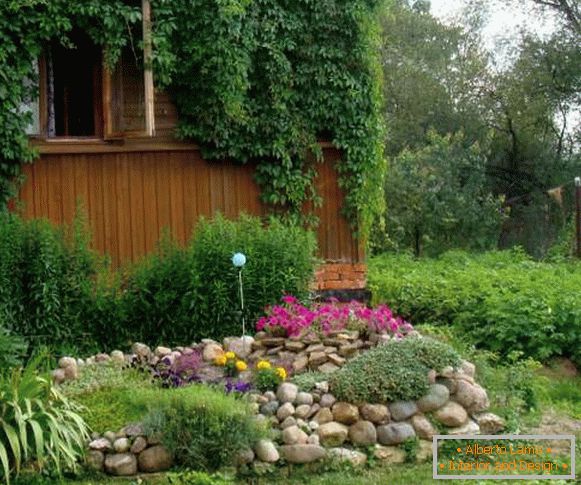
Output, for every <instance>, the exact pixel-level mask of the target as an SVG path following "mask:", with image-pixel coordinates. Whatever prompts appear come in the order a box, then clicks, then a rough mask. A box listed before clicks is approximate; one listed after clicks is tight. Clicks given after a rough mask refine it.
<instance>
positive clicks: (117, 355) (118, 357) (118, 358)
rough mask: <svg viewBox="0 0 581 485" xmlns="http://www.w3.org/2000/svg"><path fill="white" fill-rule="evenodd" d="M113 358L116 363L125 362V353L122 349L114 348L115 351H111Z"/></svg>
mask: <svg viewBox="0 0 581 485" xmlns="http://www.w3.org/2000/svg"><path fill="white" fill-rule="evenodd" d="M111 360H112V361H113V362H115V363H116V364H124V363H125V354H124V353H123V352H121V351H120V350H114V351H113V352H111Z"/></svg>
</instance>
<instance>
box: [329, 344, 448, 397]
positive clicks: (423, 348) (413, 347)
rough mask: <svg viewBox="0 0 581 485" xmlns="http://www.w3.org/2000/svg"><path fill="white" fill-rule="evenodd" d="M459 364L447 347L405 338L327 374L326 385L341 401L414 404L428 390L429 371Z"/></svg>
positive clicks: (361, 356)
mask: <svg viewBox="0 0 581 485" xmlns="http://www.w3.org/2000/svg"><path fill="white" fill-rule="evenodd" d="M459 364H460V356H459V355H458V353H457V352H456V351H455V350H454V349H452V348H451V347H450V346H448V345H446V344H444V343H442V342H439V341H437V340H433V339H430V338H418V337H407V338H405V339H403V340H401V341H397V340H391V341H389V342H388V343H386V344H385V345H380V346H378V347H374V348H373V349H370V350H369V351H367V352H365V353H363V354H361V355H359V356H357V357H356V358H354V359H352V360H351V361H349V362H348V363H347V364H345V366H343V367H342V368H341V369H339V370H337V371H335V372H334V373H333V374H331V376H330V377H329V385H330V387H331V391H332V392H333V394H334V395H335V396H336V397H337V399H339V400H341V401H347V402H354V403H363V402H369V403H386V402H392V401H397V400H415V399H419V398H420V397H421V396H423V395H424V394H425V393H426V392H427V390H428V386H429V382H428V371H429V370H430V369H435V370H436V371H440V370H442V369H443V368H444V367H446V366H454V367H457V366H458V365H459Z"/></svg>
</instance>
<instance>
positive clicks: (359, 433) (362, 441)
mask: <svg viewBox="0 0 581 485" xmlns="http://www.w3.org/2000/svg"><path fill="white" fill-rule="evenodd" d="M349 440H350V441H351V443H353V444H354V445H361V446H368V445H374V444H375V443H377V431H376V430H375V426H373V423H372V422H371V421H357V422H356V423H355V424H352V425H351V426H350V427H349Z"/></svg>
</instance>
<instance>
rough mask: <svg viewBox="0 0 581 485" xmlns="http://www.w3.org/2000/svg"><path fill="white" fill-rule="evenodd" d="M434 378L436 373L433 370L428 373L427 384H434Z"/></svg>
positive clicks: (436, 375)
mask: <svg viewBox="0 0 581 485" xmlns="http://www.w3.org/2000/svg"><path fill="white" fill-rule="evenodd" d="M436 377H438V373H437V372H436V371H435V370H434V369H430V370H429V371H428V382H429V383H430V384H435V383H436Z"/></svg>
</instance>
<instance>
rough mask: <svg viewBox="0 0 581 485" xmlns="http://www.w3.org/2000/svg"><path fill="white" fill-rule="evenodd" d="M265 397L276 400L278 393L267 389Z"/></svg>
mask: <svg viewBox="0 0 581 485" xmlns="http://www.w3.org/2000/svg"><path fill="white" fill-rule="evenodd" d="M264 397H265V398H266V399H267V400H268V401H276V394H275V393H274V392H272V391H266V392H265V393H264Z"/></svg>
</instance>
